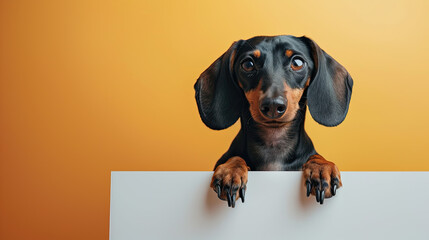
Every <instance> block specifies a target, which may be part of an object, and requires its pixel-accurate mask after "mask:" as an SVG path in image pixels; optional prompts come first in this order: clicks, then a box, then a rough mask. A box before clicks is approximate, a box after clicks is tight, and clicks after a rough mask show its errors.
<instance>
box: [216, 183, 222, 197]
mask: <svg viewBox="0 0 429 240" xmlns="http://www.w3.org/2000/svg"><path fill="white" fill-rule="evenodd" d="M216 192H217V197H218V198H219V199H221V198H220V195H221V194H222V191H221V189H220V185H216Z"/></svg>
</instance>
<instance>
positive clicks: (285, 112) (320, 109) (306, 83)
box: [194, 36, 353, 130]
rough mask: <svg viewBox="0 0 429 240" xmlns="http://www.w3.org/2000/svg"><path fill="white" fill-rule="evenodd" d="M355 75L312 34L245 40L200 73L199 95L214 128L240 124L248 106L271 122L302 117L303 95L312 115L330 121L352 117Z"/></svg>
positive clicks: (276, 124) (332, 123)
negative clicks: (330, 54)
mask: <svg viewBox="0 0 429 240" xmlns="http://www.w3.org/2000/svg"><path fill="white" fill-rule="evenodd" d="M352 87H353V80H352V78H351V77H350V75H349V73H348V72H347V70H346V69H345V68H344V67H343V66H341V65H340V64H339V63H338V62H337V61H335V60H334V59H333V58H332V57H331V56H329V55H328V54H327V53H325V52H324V51H323V50H322V49H321V48H320V47H319V46H318V45H317V44H316V43H315V42H314V41H312V40H311V39H309V38H307V37H300V38H297V37H293V36H275V37H254V38H251V39H248V40H240V41H237V42H235V43H233V44H232V46H231V47H230V48H229V49H228V50H227V51H226V52H225V53H224V54H223V55H222V56H221V57H219V58H218V59H217V60H216V61H215V62H214V63H213V64H212V65H210V67H209V68H208V69H206V70H205V71H204V72H203V73H202V74H201V76H200V77H199V78H198V80H197V82H196V83H195V85H194V88H195V98H196V100H197V105H198V110H199V112H200V116H201V119H202V120H203V122H204V123H205V124H206V125H207V126H208V127H209V128H212V129H217V130H220V129H225V128H227V127H229V126H231V125H232V124H234V123H235V122H236V121H237V120H238V118H239V117H240V116H241V113H242V112H243V109H244V108H247V107H248V108H249V111H250V113H251V115H252V118H253V119H254V120H255V121H256V122H257V123H259V124H262V125H264V126H267V127H279V126H283V125H285V124H287V123H289V122H291V121H292V120H293V119H295V117H296V113H297V111H298V109H299V108H300V102H305V101H301V100H302V99H303V98H305V97H306V98H307V100H308V108H309V110H310V113H311V116H312V117H313V119H314V120H316V121H317V122H318V123H320V124H323V125H325V126H336V125H338V124H340V123H341V122H342V121H343V120H344V118H345V117H346V114H347V111H348V107H349V103H350V98H351V94H352Z"/></svg>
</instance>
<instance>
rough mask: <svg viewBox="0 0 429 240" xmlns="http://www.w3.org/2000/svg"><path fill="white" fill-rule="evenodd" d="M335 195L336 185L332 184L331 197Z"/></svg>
mask: <svg viewBox="0 0 429 240" xmlns="http://www.w3.org/2000/svg"><path fill="white" fill-rule="evenodd" d="M335 194H337V185H336V184H334V186H333V187H332V196H335Z"/></svg>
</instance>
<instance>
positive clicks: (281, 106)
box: [259, 97, 286, 119]
mask: <svg viewBox="0 0 429 240" xmlns="http://www.w3.org/2000/svg"><path fill="white" fill-rule="evenodd" d="M259 109H260V110H261V112H262V114H264V115H265V116H266V117H268V118H271V119H276V118H280V117H281V116H283V114H284V113H285V112H286V99H284V98H283V97H276V98H265V99H263V100H262V101H261V105H260V106H259Z"/></svg>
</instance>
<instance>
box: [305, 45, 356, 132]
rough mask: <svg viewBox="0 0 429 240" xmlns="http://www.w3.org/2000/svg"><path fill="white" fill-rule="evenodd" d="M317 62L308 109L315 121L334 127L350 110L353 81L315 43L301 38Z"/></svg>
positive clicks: (308, 91) (315, 62)
mask: <svg viewBox="0 0 429 240" xmlns="http://www.w3.org/2000/svg"><path fill="white" fill-rule="evenodd" d="M301 39H302V40H303V41H304V43H305V44H306V45H307V47H308V48H309V49H310V52H311V54H312V57H313V61H314V69H313V73H312V78H311V81H310V86H309V87H308V90H307V99H308V109H309V110H310V113H311V116H312V117H313V119H314V120H315V121H316V122H318V123H320V124H322V125H325V126H329V127H333V126H337V125H338V124H340V123H341V122H343V120H344V118H345V117H346V115H347V111H348V109H349V104H350V99H351V96H352V88H353V79H352V78H351V76H350V74H349V73H348V72H347V70H346V69H345V68H344V67H343V66H341V64H339V63H338V62H337V61H335V59H333V58H332V57H331V56H329V54H327V53H326V52H325V51H323V50H322V49H321V48H320V47H319V46H318V45H317V44H316V43H315V42H314V41H313V40H311V39H309V38H307V37H301Z"/></svg>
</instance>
